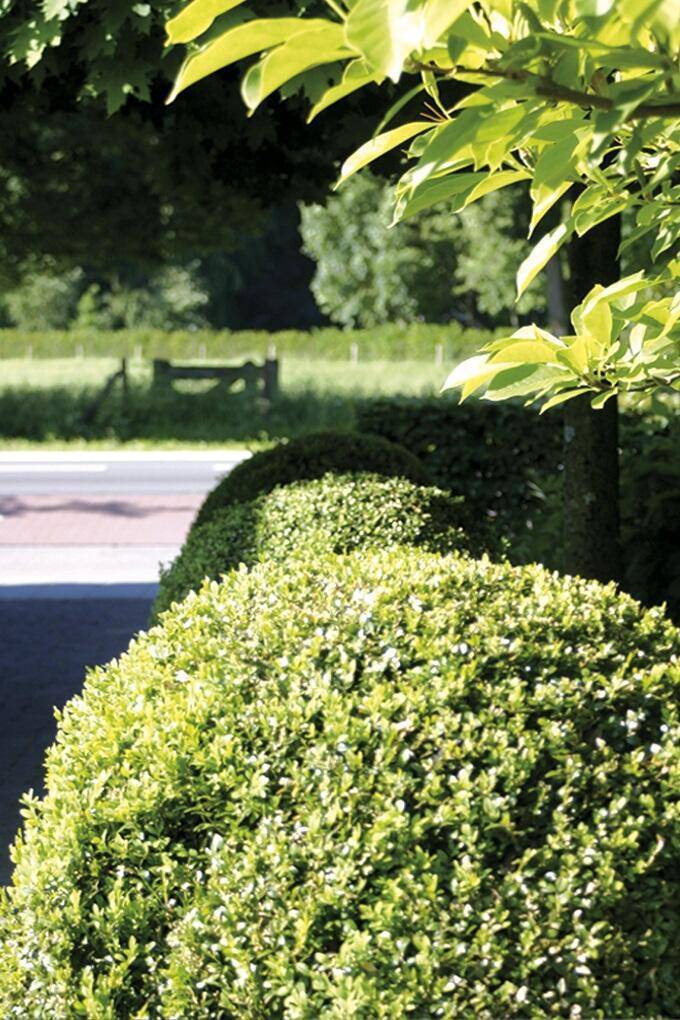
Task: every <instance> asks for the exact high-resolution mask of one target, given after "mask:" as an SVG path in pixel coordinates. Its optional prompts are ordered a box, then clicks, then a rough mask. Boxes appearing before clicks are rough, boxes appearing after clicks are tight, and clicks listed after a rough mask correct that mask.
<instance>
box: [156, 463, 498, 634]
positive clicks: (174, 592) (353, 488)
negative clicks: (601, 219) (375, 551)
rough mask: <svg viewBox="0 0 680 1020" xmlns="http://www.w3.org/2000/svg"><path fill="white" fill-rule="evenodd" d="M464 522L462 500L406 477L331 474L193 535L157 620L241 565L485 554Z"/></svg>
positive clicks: (278, 492) (230, 511)
mask: <svg viewBox="0 0 680 1020" xmlns="http://www.w3.org/2000/svg"><path fill="white" fill-rule="evenodd" d="M464 523H465V508H464V504H463V502H462V500H461V499H460V498H454V497H452V496H450V495H449V494H448V493H445V492H442V491H441V490H440V489H434V488H426V487H425V486H420V485H414V484H413V482H409V481H407V480H406V479H405V478H385V477H384V476H382V475H370V474H359V475H333V474H328V475H325V476H324V477H323V478H320V479H319V478H317V479H315V480H312V481H309V482H293V483H291V484H290V485H284V486H279V487H277V488H276V489H273V490H272V491H271V492H269V493H267V494H266V495H264V496H259V497H258V498H257V499H255V500H253V501H251V502H249V503H235V504H233V505H232V506H230V507H226V508H225V509H224V510H218V511H216V512H215V514H214V515H213V516H212V517H211V518H209V520H207V521H206V522H205V523H204V524H200V525H198V526H197V527H195V528H194V529H193V530H192V531H191V534H190V535H189V537H188V539H187V541H186V543H185V545H184V546H183V548H182V550H181V552H180V553H179V555H178V556H177V558H176V559H175V561H174V562H173V563H172V564H171V565H170V566H169V567H168V568H167V569H166V570H163V571H162V572H161V578H160V585H159V590H158V595H157V597H156V601H155V604H154V608H153V616H152V619H153V618H155V617H156V616H157V615H158V613H160V612H161V611H162V610H164V609H167V608H168V606H170V605H171V603H172V602H177V601H179V600H180V599H183V598H184V597H185V595H187V594H188V592H190V591H192V590H193V589H196V588H199V587H200V585H201V582H202V581H203V579H204V578H206V577H209V578H211V579H217V578H219V577H220V575H222V574H225V573H227V572H228V571H229V570H233V569H234V568H235V567H238V565H239V564H240V563H245V564H246V565H247V566H252V565H253V564H254V563H257V562H259V561H261V560H276V561H280V560H282V559H285V558H286V557H287V556H290V555H292V554H295V553H298V554H301V555H304V556H306V557H310V558H311V557H314V556H317V555H318V554H319V553H325V552H334V553H345V552H351V551H352V550H353V549H359V548H362V547H367V546H373V547H377V548H387V547H390V546H395V545H400V544H401V545H410V546H418V547H421V548H423V549H429V550H430V551H433V552H435V551H437V552H453V551H454V550H462V551H467V552H478V551H479V550H478V549H476V548H471V546H470V542H469V539H468V538H467V537H466V534H465V532H464V530H463V528H462V527H461V525H463V524H464Z"/></svg>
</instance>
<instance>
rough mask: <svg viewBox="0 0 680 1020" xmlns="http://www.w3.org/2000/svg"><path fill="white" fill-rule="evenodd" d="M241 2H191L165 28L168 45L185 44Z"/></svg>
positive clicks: (229, 0) (201, 33) (196, 0)
mask: <svg viewBox="0 0 680 1020" xmlns="http://www.w3.org/2000/svg"><path fill="white" fill-rule="evenodd" d="M241 3H243V0H193V3H190V4H188V5H187V6H186V7H184V8H183V10H181V11H180V12H179V14H177V15H176V16H175V17H174V18H171V19H170V21H168V23H167V24H166V26H165V30H166V32H167V34H168V39H167V42H168V44H169V45H170V44H175V43H187V42H191V41H192V40H193V39H197V38H198V37H199V35H203V33H204V32H205V31H206V30H207V29H208V28H210V26H211V25H212V23H213V21H214V20H215V18H217V17H219V15H220V14H226V12H227V11H231V10H233V8H234V7H238V6H239V4H241Z"/></svg>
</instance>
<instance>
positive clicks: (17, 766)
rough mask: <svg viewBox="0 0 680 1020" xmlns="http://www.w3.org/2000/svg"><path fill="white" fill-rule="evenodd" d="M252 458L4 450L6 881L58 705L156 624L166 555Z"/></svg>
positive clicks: (1, 870)
mask: <svg viewBox="0 0 680 1020" xmlns="http://www.w3.org/2000/svg"><path fill="white" fill-rule="evenodd" d="M245 456H247V454H245V453H241V452H234V451H225V452H220V451H217V452H204V451H201V452H200V453H196V454H186V453H181V452H177V453H174V452H173V453H150V452H146V451H144V452H139V453H137V452H116V453H101V454H98V453H67V454H64V453H57V452H49V453H43V452H35V453H33V452H31V453H14V452H13V453H2V452H0V884H3V883H6V882H7V881H8V880H9V876H10V871H11V868H10V862H9V855H8V849H7V848H8V847H9V843H10V841H11V840H12V839H13V838H14V835H15V833H16V831H17V828H18V826H19V824H20V821H21V819H20V814H19V810H20V805H19V798H20V796H21V794H22V793H24V792H26V791H28V790H29V789H32V790H34V791H35V792H36V793H40V792H41V790H42V781H43V762H44V756H45V751H46V750H47V748H48V747H49V746H50V744H51V743H52V741H53V740H54V735H55V732H56V726H55V721H54V709H55V707H58V708H61V707H62V706H63V705H64V704H65V702H66V701H68V700H69V698H71V697H73V695H74V694H76V693H77V692H78V691H80V689H81V687H82V683H83V679H84V675H85V670H86V668H87V667H88V666H94V665H101V664H104V663H106V662H108V661H109V660H110V659H112V658H114V657H116V656H118V655H120V653H121V652H123V651H124V650H125V649H126V648H127V646H128V643H129V641H130V638H131V637H132V636H133V635H134V634H135V633H136V632H137V631H138V630H140V629H143V628H144V627H145V626H146V621H147V619H148V614H149V609H150V606H151V601H152V599H153V597H154V594H155V591H156V583H155V582H156V579H157V577H158V565H159V562H161V561H167V560H169V559H171V558H172V557H173V556H174V555H175V553H176V551H177V549H178V547H179V545H180V544H181V542H182V540H183V537H184V535H185V533H186V530H187V528H188V526H189V524H190V522H191V520H192V518H193V515H194V513H195V511H196V508H197V506H198V505H199V503H200V501H201V499H202V498H203V496H204V494H205V493H206V492H207V491H208V490H209V489H211V488H212V487H213V486H214V485H215V484H216V482H217V481H218V480H219V478H220V477H222V476H223V475H224V474H226V473H228V471H229V470H231V468H232V467H233V466H234V464H235V463H238V462H239V461H240V460H242V459H243V458H244V457H245Z"/></svg>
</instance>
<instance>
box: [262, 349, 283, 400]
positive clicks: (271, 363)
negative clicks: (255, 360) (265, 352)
mask: <svg viewBox="0 0 680 1020" xmlns="http://www.w3.org/2000/svg"><path fill="white" fill-rule="evenodd" d="M278 394H279V362H278V360H277V359H276V358H267V360H266V361H265V363H264V395H265V397H266V398H267V400H276V398H277V396H278Z"/></svg>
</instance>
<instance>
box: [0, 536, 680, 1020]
mask: <svg viewBox="0 0 680 1020" xmlns="http://www.w3.org/2000/svg"><path fill="white" fill-rule="evenodd" d="M679 651H680V634H679V632H678V631H677V630H676V629H675V628H674V627H673V626H672V625H671V624H670V623H669V622H668V621H667V619H666V618H665V617H664V615H663V613H662V611H661V610H656V609H655V610H649V611H643V610H642V609H641V608H640V606H639V605H638V604H637V603H635V602H634V601H632V600H631V599H630V598H628V597H626V596H622V595H619V594H618V593H617V592H616V590H615V588H614V587H613V586H609V587H603V586H601V585H599V584H597V583H595V582H585V581H580V580H573V579H569V578H560V577H558V576H557V575H551V574H549V573H547V572H546V571H544V570H543V569H541V568H539V567H523V568H513V567H511V566H508V565H507V564H492V563H491V562H489V561H487V560H483V561H481V562H477V561H474V560H471V559H469V558H467V557H459V556H456V555H452V556H448V557H445V556H444V557H443V556H439V555H436V554H431V553H424V552H421V551H417V550H405V549H403V548H400V549H398V550H392V551H388V552H386V553H378V552H370V551H366V550H360V551H358V552H356V553H353V554H351V555H348V556H345V557H342V556H331V555H328V556H319V557H315V558H314V559H312V560H308V559H307V560H305V559H292V560H290V559H289V560H287V561H286V562H285V563H284V564H280V565H277V564H261V565H259V566H257V567H255V568H253V570H252V571H250V572H248V571H246V570H245V569H244V570H242V571H240V572H238V573H236V574H234V575H232V576H231V577H230V580H229V584H223V585H218V584H217V583H215V582H211V583H209V584H207V585H206V586H205V587H204V588H203V589H202V590H201V592H200V593H199V594H196V595H190V596H189V597H188V598H187V599H186V600H185V601H184V602H183V603H181V604H180V605H179V606H178V607H175V608H174V609H173V610H171V611H169V612H168V613H166V614H165V616H164V617H163V623H162V626H159V627H156V628H154V629H153V630H151V631H150V632H149V633H148V634H143V635H141V636H140V637H139V638H138V639H137V640H136V641H135V642H134V643H133V644H132V645H131V647H130V650H129V652H128V653H127V654H126V655H124V656H122V658H121V659H120V660H119V661H114V662H113V663H111V664H110V665H109V666H108V667H106V668H102V669H97V670H94V671H92V672H90V674H89V677H88V679H87V682H86V685H85V690H84V693H83V695H82V696H81V697H77V698H75V699H73V700H72V701H71V702H70V703H69V705H68V706H67V707H66V709H65V711H64V713H63V715H62V717H61V720H60V724H59V736H58V739H57V742H56V744H55V746H54V747H53V749H52V750H51V752H50V754H49V758H48V776H47V794H46V797H45V799H44V800H42V801H31V802H30V804H29V805H28V806H27V811H26V835H25V837H24V841H23V842H21V841H19V843H18V844H17V846H16V848H15V859H16V862H17V863H16V869H15V876H14V888H13V889H12V891H11V892H10V894H9V897H8V898H7V900H6V902H5V903H4V906H3V907H2V909H1V910H0V935H1V936H2V937H1V938H0V946H1V949H0V1007H1V1008H0V1015H2V1017H3V1020H5V1018H11V1017H47V1016H49V1017H58V1018H61V1017H72V1016H73V1017H75V1016H87V1017H111V1018H113V1017H142V1016H145V1017H158V1018H165V1020H170V1018H173V1020H176V1018H181V1020H184V1018H202V1020H215V1018H231V1017H238V1018H244V1020H245V1018H252V1020H256V1018H257V1020H260V1018H265V1017H266V1018H276V1017H286V1018H309V1020H312V1018H314V1020H316V1018H318V1017H329V1018H338V1020H339V1018H344V1017H347V1018H349V1017H352V1018H354V1017H358V1018H365V1020H374V1018H384V1020H388V1018H389V1020H392V1018H399V1017H404V1018H406V1017H410V1016H414V1017H419V1018H425V1017H445V1018H451V1020H453V1018H456V1020H457V1018H460V1017H466V1018H467V1017H486V1018H493V1020H496V1018H499V1017H543V1016H555V1017H600V1018H604V1017H617V1018H621V1017H626V1018H633V1017H635V1018H640V1017H650V1018H651V1017H662V1016H663V1017H671V1016H678V1015H680V983H679V981H678V973H677V956H676V954H675V949H676V948H677V939H678V935H679V931H678V928H679V925H680V915H679V913H678V909H677V876H678V873H679V868H680V860H679V859H678V834H677V821H678V810H677V800H676V794H677V782H678V772H679V769H678V757H679V751H678V747H679V746H680V743H679V738H680V731H679V729H680V728H679V725H678V692H679V689H680V677H679V671H678V666H677V656H678V652H679Z"/></svg>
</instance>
